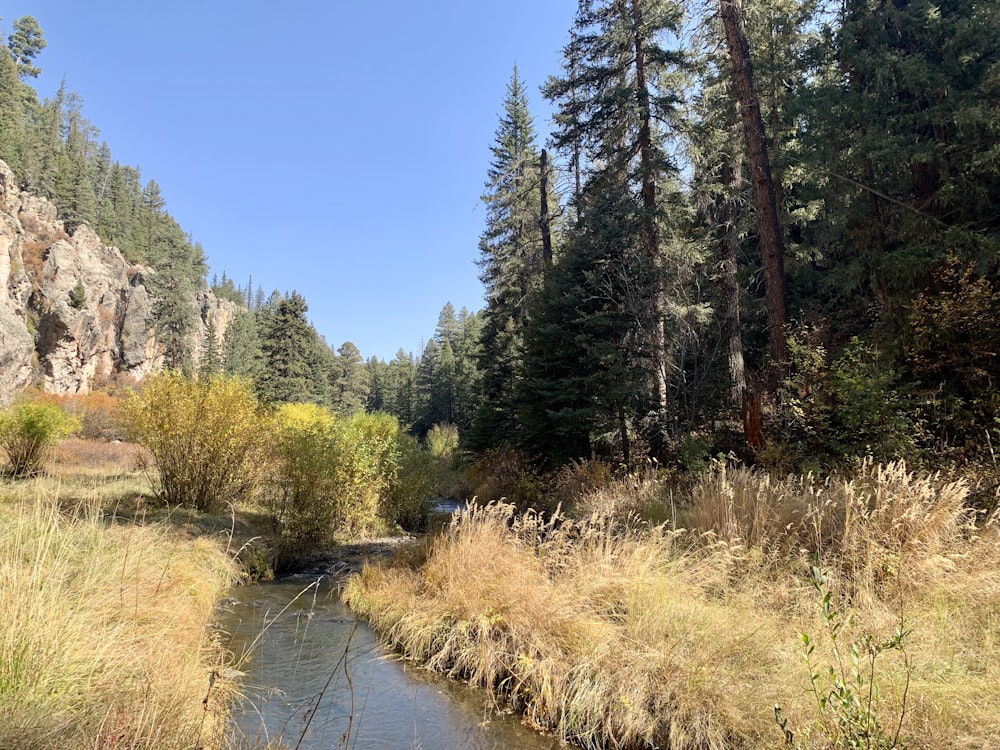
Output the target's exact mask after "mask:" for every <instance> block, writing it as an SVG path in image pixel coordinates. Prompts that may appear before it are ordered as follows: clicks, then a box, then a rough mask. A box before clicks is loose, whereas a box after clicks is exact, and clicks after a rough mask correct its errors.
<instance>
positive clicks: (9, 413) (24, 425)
mask: <svg viewBox="0 0 1000 750" xmlns="http://www.w3.org/2000/svg"><path fill="white" fill-rule="evenodd" d="M78 424H79V423H78V422H77V421H76V420H75V419H74V418H73V417H71V416H69V415H67V414H66V412H64V411H63V410H62V409H61V408H59V407H58V406H56V405H55V404H51V403H45V402H43V401H34V400H29V399H23V400H19V401H17V402H16V403H14V404H13V405H12V406H11V407H10V408H9V409H7V410H5V411H4V412H2V413H0V449H3V451H4V453H6V454H7V460H8V462H9V464H10V473H11V475H12V476H14V477H16V478H21V477H28V476H33V475H34V474H37V473H38V472H39V471H40V470H41V468H42V464H43V462H44V461H45V459H46V457H47V454H48V451H49V449H50V448H51V447H52V446H53V445H55V444H56V443H58V442H59V441H60V440H62V439H63V438H65V437H67V436H69V435H70V434H71V433H72V432H73V431H74V430H76V429H77V428H78Z"/></svg>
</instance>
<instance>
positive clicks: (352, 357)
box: [330, 341, 371, 415]
mask: <svg viewBox="0 0 1000 750" xmlns="http://www.w3.org/2000/svg"><path fill="white" fill-rule="evenodd" d="M330 389H331V393H332V400H333V408H334V409H335V410H336V411H337V412H339V413H340V414H344V415H351V414H357V413H359V412H361V411H364V408H365V404H366V403H367V401H368V395H369V391H370V389H371V384H370V382H369V375H368V371H367V370H366V368H365V364H364V359H363V358H362V357H361V352H360V351H359V350H358V347H356V346H355V345H354V344H353V343H351V342H350V341H345V342H344V343H343V344H341V346H340V348H339V349H337V357H336V359H335V361H334V369H333V370H332V372H331V380H330Z"/></svg>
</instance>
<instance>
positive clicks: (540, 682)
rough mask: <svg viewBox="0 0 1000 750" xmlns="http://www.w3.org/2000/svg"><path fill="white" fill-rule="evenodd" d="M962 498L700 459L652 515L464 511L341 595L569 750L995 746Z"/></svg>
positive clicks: (987, 552) (398, 643)
mask: <svg viewBox="0 0 1000 750" xmlns="http://www.w3.org/2000/svg"><path fill="white" fill-rule="evenodd" d="M629 486H632V485H629ZM656 491H657V490H656V488H648V487H647V488H645V489H643V498H644V500H643V502H648V498H649V496H650V494H651V493H652V494H656ZM601 492H604V493H607V492H608V490H607V489H605V490H601ZM963 499H964V487H963V485H962V484H961V483H949V482H945V481H942V480H939V479H937V478H935V477H928V476H918V475H914V474H912V473H910V472H908V471H906V469H905V467H903V466H900V465H894V466H889V467H877V466H870V465H869V466H865V467H863V468H862V469H861V471H860V472H859V473H858V474H857V475H856V476H854V477H852V478H840V479H837V478H834V479H831V480H829V481H827V482H819V481H817V480H815V479H812V478H809V477H791V478H789V479H787V480H783V481H779V480H774V479H772V478H770V477H768V476H766V475H763V474H757V473H754V472H750V471H746V470H743V469H738V470H735V469H729V470H726V469H720V470H717V471H716V472H713V473H710V474H708V475H706V476H705V477H704V478H703V479H702V481H701V482H700V483H699V484H698V485H697V486H696V487H695V488H694V490H693V492H692V493H691V494H690V496H689V497H686V498H677V497H675V498H674V504H675V506H676V508H679V510H676V511H675V512H674V513H673V521H672V524H667V525H660V526H652V525H649V524H647V523H643V522H642V521H640V520H639V519H638V518H637V517H636V516H634V515H631V516H630V515H627V514H626V515H616V514H609V513H607V512H604V513H601V514H596V515H594V516H591V517H590V518H589V519H587V520H583V521H578V522H571V521H568V520H565V519H560V518H556V519H554V520H547V519H543V518H539V517H537V516H534V515H532V514H530V513H529V514H527V515H523V516H517V515H515V513H514V511H513V508H511V507H509V506H505V505H493V506H487V507H478V508H473V509H472V510H470V511H469V512H467V513H466V514H464V515H462V516H461V517H459V518H456V519H455V521H454V522H453V523H452V524H451V526H450V527H449V528H448V529H446V530H445V532H444V533H443V534H442V535H440V536H439V537H438V538H437V539H435V540H434V541H433V542H432V543H430V544H429V545H427V546H426V547H425V549H424V551H423V552H421V553H419V554H415V555H411V556H410V558H409V560H408V561H407V560H402V559H401V560H400V561H399V562H397V564H395V565H390V566H373V567H369V568H366V569H365V571H364V572H363V573H362V574H361V575H360V576H358V577H356V578H354V579H353V580H352V581H351V582H350V583H349V585H348V587H347V590H346V592H345V596H346V599H347V601H348V602H349V603H350V605H351V606H352V607H353V608H354V609H355V610H356V611H358V612H359V613H360V614H362V615H363V616H365V617H367V618H368V619H369V620H370V622H371V623H372V624H373V625H374V627H375V628H376V629H378V630H379V632H380V633H382V635H383V637H384V638H385V639H386V640H387V641H389V642H390V643H391V644H392V645H393V646H394V647H395V648H397V649H398V650H400V651H401V652H403V653H404V654H407V655H409V656H410V657H411V658H413V659H415V660H417V661H419V662H420V663H422V664H424V665H426V666H427V667H429V668H431V669H434V670H436V671H440V672H444V673H446V674H449V675H451V676H453V677H456V678H459V679H463V680H467V681H468V682H470V683H471V684H473V685H477V686H480V687H484V688H486V689H487V690H488V691H489V692H490V694H491V695H492V696H493V697H494V698H495V699H496V701H497V702H498V703H501V704H510V705H513V706H514V707H515V708H516V709H518V710H520V711H522V712H523V713H524V715H525V718H526V720H527V721H528V722H529V723H530V724H533V725H536V726H538V727H539V728H543V729H547V730H550V731H553V732H555V733H556V734H558V735H560V736H562V737H565V738H567V739H568V740H570V741H572V742H574V743H577V744H579V745H582V746H584V747H594V748H597V747H615V748H646V747H663V748H667V747H668V748H672V749H674V750H682V749H687V748H690V749H692V750H693V749H694V748H699V749H704V748H717V749H719V750H722V749H723V748H727V749H728V748H753V749H757V748H760V749H761V750H763V749H764V748H769V749H770V748H777V747H783V746H784V747H792V748H810V749H811V748H831V747H862V748H889V747H903V746H908V747H910V748H927V749H928V750H929V749H930V748H935V749H937V748H968V747H983V748H985V747H997V746H1000V712H998V711H997V710H996V706H997V705H1000V629H998V628H1000V572H998V571H1000V534H998V531H997V527H996V524H995V523H991V524H987V525H986V526H985V527H982V528H976V527H975V526H974V525H973V524H972V521H973V518H972V517H971V516H970V515H969V514H968V513H966V511H965V510H964V505H963V502H962V501H963ZM598 501H599V502H597V503H596V504H597V505H601V506H602V507H605V508H607V507H609V505H613V503H610V504H609V498H608V497H607V496H605V497H603V498H598ZM625 504H626V505H628V504H629V501H628V498H626V500H625ZM658 512H659V513H662V508H661V509H660V510H659V511H658ZM675 526H676V528H677V529H679V528H681V527H683V526H686V527H687V529H688V530H686V531H681V530H673V529H674V528H675ZM804 634H805V635H807V636H808V637H809V639H808V643H804V640H803V635H804ZM810 649H811V651H810ZM806 651H809V659H810V661H809V663H807V661H806V658H805V652H806ZM831 667H832V668H833V672H832V673H831V672H830V669H831ZM811 675H816V679H815V680H813V679H811ZM814 688H815V689H814ZM776 706H777V707H778V708H779V709H780V717H781V719H782V720H783V721H784V722H785V724H784V730H782V729H781V727H779V725H778V723H777V722H776V720H775V708H776ZM786 732H787V734H786ZM852 742H853V743H854V744H851V743H852Z"/></svg>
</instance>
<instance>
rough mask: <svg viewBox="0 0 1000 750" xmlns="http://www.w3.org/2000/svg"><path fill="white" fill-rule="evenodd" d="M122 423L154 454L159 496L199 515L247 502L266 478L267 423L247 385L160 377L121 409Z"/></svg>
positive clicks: (172, 375) (227, 380)
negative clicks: (201, 512) (185, 506)
mask: <svg viewBox="0 0 1000 750" xmlns="http://www.w3.org/2000/svg"><path fill="white" fill-rule="evenodd" d="M121 420H122V424H123V427H124V428H125V431H126V433H127V434H128V436H129V438H130V439H131V440H134V441H135V442H137V443H139V444H140V445H143V446H144V447H145V448H146V449H148V450H149V452H150V454H152V456H153V460H154V461H155V463H156V468H157V469H158V470H159V471H158V476H157V478H156V482H157V485H158V486H157V494H158V495H159V496H160V497H161V498H162V499H164V500H165V501H167V502H169V503H172V504H176V505H187V506H190V507H193V508H196V509H198V510H202V511H214V510H218V509H220V508H223V507H225V506H226V505H227V504H231V503H232V504H236V503H242V502H245V501H247V500H249V499H250V498H251V497H252V496H253V495H254V494H255V492H256V491H257V489H258V487H259V486H260V484H261V481H262V479H263V478H264V477H265V476H266V472H267V471H268V466H269V460H268V459H269V442H270V440H269V435H270V421H269V420H268V418H267V417H266V416H265V415H264V414H263V412H262V411H261V407H260V406H259V405H258V403H257V399H256V397H255V396H254V395H253V390H252V388H251V386H250V384H249V383H248V382H246V381H243V380H240V379H237V378H225V377H221V376H219V377H211V378H208V379H205V380H199V381H194V380H190V379H188V378H186V377H184V376H183V375H181V374H179V373H167V374H164V375H160V376H157V377H155V378H152V379H150V380H149V381H147V382H145V383H144V384H143V387H142V391H141V393H134V394H132V396H131V397H130V398H128V399H127V400H126V401H125V402H124V403H123V404H122V408H121Z"/></svg>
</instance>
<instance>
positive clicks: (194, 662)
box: [0, 471, 236, 750]
mask: <svg viewBox="0 0 1000 750" xmlns="http://www.w3.org/2000/svg"><path fill="white" fill-rule="evenodd" d="M134 479H135V478H134V477H133V476H131V474H130V473H129V472H128V471H123V473H122V474H121V475H120V476H117V478H113V479H112V480H111V484H112V485H114V486H115V487H116V489H118V490H121V492H122V493H123V495H125V496H127V495H128V494H129V493H131V492H132V489H133V487H132V483H133V481H134ZM67 484H68V485H70V486H69V487H68V488H67V487H66V485H67ZM60 487H62V488H63V489H65V490H66V492H65V494H61V489H60ZM107 489H108V488H107V486H106V482H105V480H102V479H99V478H97V476H96V474H95V478H94V479H93V484H92V485H88V484H87V481H85V480H81V479H79V478H77V479H76V480H74V481H73V482H68V481H67V479H66V478H65V477H62V478H61V479H60V478H59V477H58V476H55V477H53V476H48V477H44V478H41V479H39V480H38V481H37V482H35V481H31V482H23V483H17V484H14V483H5V484H4V486H3V488H2V492H0V573H2V574H0V620H2V622H3V623H4V625H3V628H2V629H0V747H3V748H10V749H11V750H32V749H34V748H39V749H41V748H84V747H86V748H108V749H110V748H125V747H128V748H139V747H144V748H153V747H155V748H168V749H169V748H211V747H219V746H221V745H222V742H223V732H224V729H225V728H224V726H223V725H222V723H221V721H220V718H219V717H220V716H222V715H223V713H222V709H223V707H224V706H226V704H227V701H228V700H229V699H230V697H231V695H230V693H231V691H232V687H231V686H230V685H228V684H227V682H226V681H225V680H223V679H219V678H217V675H218V674H219V673H221V672H219V673H216V672H213V667H219V668H220V669H221V658H220V657H221V649H219V648H218V647H217V646H216V645H215V644H214V643H213V642H212V640H211V639H210V637H209V636H208V633H209V631H207V630H206V624H207V623H208V622H210V619H211V616H212V612H213V608H214V607H215V605H216V603H217V601H218V600H219V598H220V597H221V596H222V594H223V592H224V591H225V590H226V588H227V587H228V586H229V585H231V583H232V582H233V581H234V579H235V576H236V570H235V567H234V565H233V563H232V560H231V559H230V558H229V556H227V555H226V554H225V553H224V549H223V547H222V546H221V545H220V544H218V542H217V541H215V540H213V539H211V538H205V537H201V538H197V537H193V536H191V535H189V534H186V533H183V532H181V531H178V530H177V529H176V528H174V527H171V526H169V525H167V524H163V523H159V524H150V525H140V524H137V523H109V519H108V517H107V514H106V513H103V512H101V510H100V506H101V505H102V504H106V503H108V502H115V500H114V499H113V498H112V499H109V498H108V496H107V495H106V494H105V493H106V492H107ZM213 674H216V677H215V678H213Z"/></svg>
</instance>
